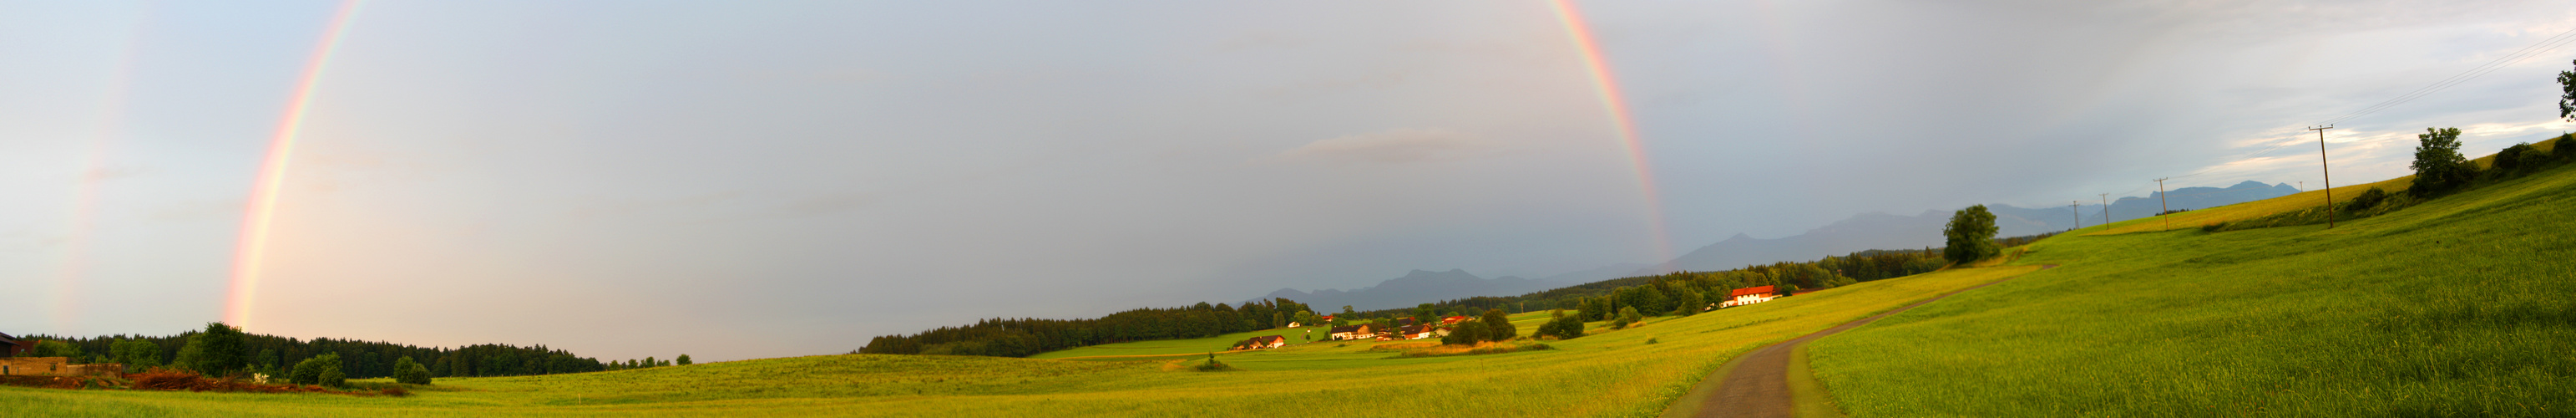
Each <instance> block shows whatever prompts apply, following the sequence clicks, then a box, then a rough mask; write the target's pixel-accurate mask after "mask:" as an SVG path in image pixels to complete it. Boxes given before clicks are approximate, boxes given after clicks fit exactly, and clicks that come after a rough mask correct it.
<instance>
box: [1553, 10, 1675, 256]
mask: <svg viewBox="0 0 2576 418" xmlns="http://www.w3.org/2000/svg"><path fill="white" fill-rule="evenodd" d="M1548 3H1549V5H1551V6H1554V8H1555V10H1556V18H1557V21H1559V22H1560V23H1563V24H1564V26H1565V35H1566V37H1567V38H1569V39H1572V40H1573V41H1574V49H1575V51H1576V53H1578V54H1580V55H1581V56H1582V59H1583V67H1584V69H1585V70H1588V71H1590V72H1591V74H1592V86H1593V89H1594V90H1595V91H1596V92H1598V93H1599V95H1600V97H1601V107H1602V110H1604V111H1607V112H1609V114H1610V130H1611V134H1612V135H1615V136H1616V137H1617V138H1618V139H1619V145H1620V146H1621V147H1622V148H1623V149H1624V150H1625V151H1627V152H1628V162H1629V164H1630V165H1631V167H1633V168H1635V169H1636V170H1637V193H1638V195H1640V196H1641V197H1643V198H1644V199H1645V201H1646V202H1645V203H1646V222H1647V226H1648V227H1649V228H1650V229H1651V231H1649V233H1651V234H1653V235H1652V236H1653V237H1654V243H1653V244H1654V249H1655V251H1656V253H1655V256H1656V258H1655V262H1657V263H1662V262H1664V261H1665V260H1671V259H1672V258H1673V241H1672V238H1671V237H1669V236H1667V235H1666V232H1665V231H1664V202H1663V198H1662V197H1661V196H1659V195H1657V193H1656V192H1655V170H1654V166H1653V165H1651V164H1649V163H1648V161H1647V160H1646V147H1645V144H1644V143H1642V142H1639V141H1638V140H1637V124H1636V121H1635V120H1634V119H1633V118H1630V117H1629V116H1628V100H1627V99H1626V98H1624V97H1621V96H1620V94H1619V80H1618V78H1617V77H1614V76H1613V74H1612V73H1611V72H1610V62H1609V61H1607V60H1603V59H1602V58H1601V43H1600V42H1598V41H1595V40H1593V39H1592V28H1591V27H1590V26H1587V25H1584V20H1583V12H1582V10H1580V9H1576V8H1575V7H1574V2H1572V1H1570V0H1549V2H1548Z"/></svg>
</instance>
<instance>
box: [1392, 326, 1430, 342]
mask: <svg viewBox="0 0 2576 418" xmlns="http://www.w3.org/2000/svg"><path fill="white" fill-rule="evenodd" d="M1431 330H1432V327H1428V326H1422V325H1406V326H1404V328H1401V329H1400V330H1399V331H1396V338H1402V339H1407V340H1419V339H1424V338H1431Z"/></svg>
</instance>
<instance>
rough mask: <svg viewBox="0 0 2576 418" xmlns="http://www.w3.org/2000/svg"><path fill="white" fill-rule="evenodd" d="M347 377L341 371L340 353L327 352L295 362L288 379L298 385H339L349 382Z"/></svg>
mask: <svg viewBox="0 0 2576 418" xmlns="http://www.w3.org/2000/svg"><path fill="white" fill-rule="evenodd" d="M347 377H348V375H345V374H341V373H340V354H339V353H325V354H323V355H319V356H313V358H308V359H304V361H299V362H295V371H293V372H290V373H288V374H287V377H286V381H287V382H288V383H294V384H298V385H326V386H333V387H338V386H341V385H345V384H347V383H348V382H347V381H346V379H347Z"/></svg>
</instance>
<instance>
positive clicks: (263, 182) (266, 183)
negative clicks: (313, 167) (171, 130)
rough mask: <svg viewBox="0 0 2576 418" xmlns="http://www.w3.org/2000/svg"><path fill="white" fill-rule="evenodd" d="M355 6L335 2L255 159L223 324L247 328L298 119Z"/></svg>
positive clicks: (352, 0) (355, 0)
mask: <svg viewBox="0 0 2576 418" xmlns="http://www.w3.org/2000/svg"><path fill="white" fill-rule="evenodd" d="M361 3H364V2H363V1H360V0H345V1H342V2H340V8H339V11H338V12H335V13H333V14H332V16H331V22H330V25H329V26H328V28H327V29H325V30H324V31H323V33H322V38H321V41H320V42H317V43H316V44H315V45H314V48H313V54H312V55H311V58H309V59H308V60H307V61H306V62H305V64H304V73H303V77H301V78H298V79H297V80H296V83H295V93H294V95H292V96H289V98H288V99H287V102H286V110H285V111H284V112H281V114H280V116H279V117H278V121H277V131H276V132H277V133H276V134H275V135H274V136H271V137H269V140H268V154H267V155H266V156H265V157H263V158H261V161H260V165H259V177H258V180H256V182H254V183H252V184H251V192H250V200H249V203H248V204H247V205H248V207H247V208H245V209H244V210H243V211H242V224H241V225H242V229H241V236H240V242H238V243H236V244H234V247H233V271H232V285H231V287H230V290H228V291H226V294H225V296H224V323H226V324H231V325H232V326H236V327H249V326H250V322H251V319H252V318H251V306H252V305H253V303H254V302H256V301H257V298H258V297H259V282H260V275H261V274H262V273H264V271H262V270H261V268H262V267H265V263H266V261H267V257H268V239H269V230H270V227H271V226H273V225H274V223H275V222H276V220H277V196H278V194H279V193H281V192H283V191H284V188H285V185H286V172H287V171H286V170H287V168H288V164H289V163H291V162H293V160H294V158H295V143H296V140H297V139H299V137H300V136H301V135H302V134H303V131H304V116H305V115H306V114H308V113H309V112H310V111H311V110H312V105H313V90H314V87H315V86H319V85H321V84H322V72H323V70H325V69H328V68H330V66H331V56H332V53H333V52H335V51H337V50H338V49H339V47H340V39H341V37H342V36H343V35H345V34H347V33H348V32H349V21H350V18H351V17H353V16H356V15H357V13H358V6H360V5H361Z"/></svg>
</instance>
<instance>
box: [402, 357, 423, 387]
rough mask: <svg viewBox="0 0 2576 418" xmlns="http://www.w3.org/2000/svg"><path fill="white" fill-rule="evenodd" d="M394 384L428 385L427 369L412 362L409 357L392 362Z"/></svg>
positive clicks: (416, 362)
mask: <svg viewBox="0 0 2576 418" xmlns="http://www.w3.org/2000/svg"><path fill="white" fill-rule="evenodd" d="M394 382H396V383H408V384H414V385H426V384H429V367H428V366H422V365H420V362H418V361H412V359H411V356H403V358H401V359H398V360H394Z"/></svg>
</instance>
